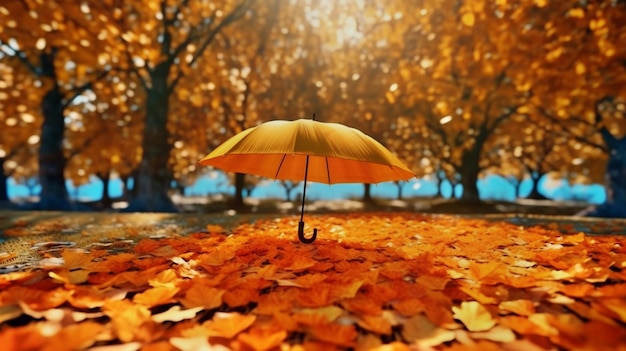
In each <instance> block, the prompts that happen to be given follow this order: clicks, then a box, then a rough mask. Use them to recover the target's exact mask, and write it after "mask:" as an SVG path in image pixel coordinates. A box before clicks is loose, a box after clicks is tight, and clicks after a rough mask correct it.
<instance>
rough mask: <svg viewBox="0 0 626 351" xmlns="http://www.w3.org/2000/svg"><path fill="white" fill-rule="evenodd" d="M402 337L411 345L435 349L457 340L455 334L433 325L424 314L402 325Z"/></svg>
mask: <svg viewBox="0 0 626 351" xmlns="http://www.w3.org/2000/svg"><path fill="white" fill-rule="evenodd" d="M401 325H402V337H403V338H404V339H405V340H407V341H408V342H410V343H416V344H418V345H419V346H422V347H435V346H438V345H441V344H443V343H445V342H449V341H452V340H454V339H455V333H454V332H453V331H451V330H447V329H444V328H441V327H439V326H437V325H435V324H433V323H432V322H431V321H430V320H429V319H428V318H427V317H426V316H424V315H423V314H419V315H416V316H414V317H411V318H409V319H407V320H406V321H404V322H402V323H401Z"/></svg>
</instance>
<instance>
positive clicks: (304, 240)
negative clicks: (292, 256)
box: [298, 221, 317, 244]
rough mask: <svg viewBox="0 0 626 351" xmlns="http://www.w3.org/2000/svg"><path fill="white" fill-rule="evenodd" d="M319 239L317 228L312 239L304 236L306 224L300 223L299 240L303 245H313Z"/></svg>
mask: <svg viewBox="0 0 626 351" xmlns="http://www.w3.org/2000/svg"><path fill="white" fill-rule="evenodd" d="M315 238H317V228H315V229H313V235H312V236H311V237H310V238H307V237H305V236H304V222H302V221H300V223H298V239H299V240H300V242H301V243H303V244H312V243H313V242H314V241H315Z"/></svg>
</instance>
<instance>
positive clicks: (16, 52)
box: [0, 40, 41, 76]
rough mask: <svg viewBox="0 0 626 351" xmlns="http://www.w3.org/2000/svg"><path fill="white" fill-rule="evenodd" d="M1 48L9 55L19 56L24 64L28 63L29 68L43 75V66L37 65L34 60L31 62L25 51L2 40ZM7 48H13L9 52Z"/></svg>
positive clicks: (36, 73) (37, 74)
mask: <svg viewBox="0 0 626 351" xmlns="http://www.w3.org/2000/svg"><path fill="white" fill-rule="evenodd" d="M0 49H3V50H2V51H3V52H4V53H6V54H7V55H9V56H11V57H16V58H18V59H19V60H20V61H22V63H23V64H24V65H26V67H27V68H28V70H29V71H31V72H32V73H33V74H35V75H36V76H39V75H41V68H40V67H37V66H35V65H34V64H33V63H32V62H30V60H28V57H26V54H25V53H24V52H23V51H21V50H19V49H16V48H14V47H12V46H11V45H10V44H8V43H4V42H3V41H2V40H0ZM5 49H8V50H11V52H7V50H5Z"/></svg>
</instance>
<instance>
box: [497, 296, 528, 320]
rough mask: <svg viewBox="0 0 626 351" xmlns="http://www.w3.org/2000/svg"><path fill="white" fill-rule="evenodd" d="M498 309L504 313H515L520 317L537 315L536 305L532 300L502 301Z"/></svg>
mask: <svg viewBox="0 0 626 351" xmlns="http://www.w3.org/2000/svg"><path fill="white" fill-rule="evenodd" d="M498 307H499V308H500V309H501V310H503V311H508V312H513V313H515V314H518V315H520V316H530V315H531V314H533V313H535V304H534V303H533V302H532V301H530V300H512V301H502V302H500V304H499V305H498Z"/></svg>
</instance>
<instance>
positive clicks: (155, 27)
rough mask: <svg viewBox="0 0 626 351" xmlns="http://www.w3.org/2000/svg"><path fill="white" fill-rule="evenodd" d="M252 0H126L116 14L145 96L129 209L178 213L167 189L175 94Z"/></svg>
mask: <svg viewBox="0 0 626 351" xmlns="http://www.w3.org/2000/svg"><path fill="white" fill-rule="evenodd" d="M252 3H253V2H252V1H250V0H241V1H225V2H223V3H221V4H220V5H221V6H217V5H216V3H214V2H201V1H187V0H180V1H165V0H162V1H158V2H157V1H148V0H145V1H140V2H122V3H119V4H118V6H115V7H114V8H112V9H111V10H112V11H113V16H115V17H116V20H117V21H116V30H117V36H118V38H120V40H121V41H122V45H123V46H124V50H125V57H126V59H125V60H124V61H123V62H120V63H121V64H122V67H123V68H125V69H128V70H130V71H131V72H134V73H135V76H136V77H137V79H138V81H139V82H140V85H141V87H142V88H143V90H144V92H145V97H146V99H145V105H144V106H145V107H144V109H145V110H144V112H145V121H144V129H143V132H142V144H141V150H142V157H141V163H140V164H139V167H138V170H137V175H136V178H135V179H134V184H135V185H134V186H135V187H136V188H137V190H138V191H137V194H136V196H135V197H134V198H133V199H132V200H131V202H130V205H129V207H128V209H127V210H129V211H175V210H176V208H175V206H174V204H173V203H172V201H171V199H170V198H169V197H168V194H167V191H168V189H169V187H170V181H171V180H172V172H171V170H170V167H169V164H168V161H169V158H170V154H171V151H172V148H173V143H174V140H172V138H171V133H170V130H169V128H171V125H172V124H173V123H174V122H175V119H176V118H183V117H182V116H176V118H174V117H172V116H171V114H170V112H171V109H170V108H171V103H172V99H171V98H172V94H173V92H174V91H175V89H176V88H177V87H178V86H179V83H181V82H182V81H184V80H185V78H187V77H189V76H190V75H191V73H192V72H195V71H196V68H197V67H198V65H199V62H201V61H202V59H203V55H204V54H205V52H206V50H207V48H209V47H210V46H211V45H212V44H213V42H214V40H215V38H216V36H217V35H218V34H219V33H220V32H221V31H222V30H223V29H224V28H225V27H227V26H229V25H231V24H232V23H233V22H236V21H237V20H239V19H241V18H242V17H244V16H245V15H251V14H250V12H249V11H250V8H251V5H252Z"/></svg>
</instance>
